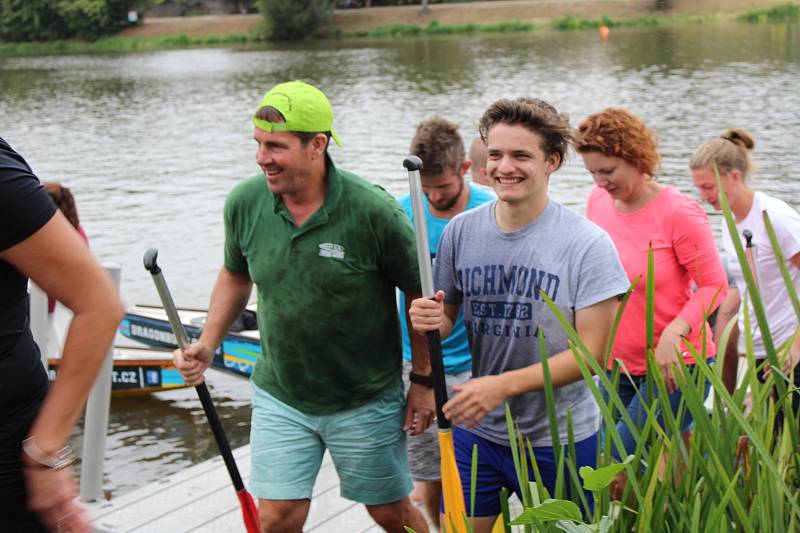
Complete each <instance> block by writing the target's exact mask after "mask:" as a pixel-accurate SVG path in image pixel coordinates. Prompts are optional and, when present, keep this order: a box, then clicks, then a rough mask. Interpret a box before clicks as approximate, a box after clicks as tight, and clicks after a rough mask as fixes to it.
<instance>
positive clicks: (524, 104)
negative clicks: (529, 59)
mask: <svg viewBox="0 0 800 533" xmlns="http://www.w3.org/2000/svg"><path fill="white" fill-rule="evenodd" d="M497 124H508V125H510V126H514V125H519V126H523V127H525V128H527V129H528V130H530V131H531V132H533V133H536V134H538V135H539V136H540V137H541V138H542V146H541V147H540V148H541V149H542V151H543V152H544V153H545V155H546V156H547V157H550V156H551V155H553V154H558V166H557V167H556V168H555V170H558V169H559V168H561V165H563V164H564V160H565V159H566V157H567V150H568V149H569V145H570V143H571V142H572V139H573V131H572V126H570V124H569V117H567V115H565V114H563V113H559V112H558V111H557V110H556V108H555V107H553V106H552V105H550V104H548V103H547V102H545V101H544V100H540V99H538V98H517V99H515V100H509V99H505V98H503V99H501V100H498V101H496V102H495V103H493V104H492V105H491V106H489V109H487V110H486V111H485V112H484V113H483V116H482V117H481V120H480V123H479V125H478V131H479V133H480V135H481V139H483V141H484V142H486V143H487V144H488V138H489V130H491V129H492V128H493V127H494V126H496V125H497Z"/></svg>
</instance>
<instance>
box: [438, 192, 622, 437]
mask: <svg viewBox="0 0 800 533" xmlns="http://www.w3.org/2000/svg"><path fill="white" fill-rule="evenodd" d="M496 205H497V202H491V203H487V204H484V205H482V206H480V207H478V208H476V209H473V210H472V211H468V212H465V213H463V214H461V215H458V216H457V217H455V218H454V219H453V220H452V221H451V222H450V224H448V226H447V227H446V228H445V231H444V233H443V235H442V239H441V242H440V243H439V250H438V252H437V254H436V264H435V271H434V278H435V279H434V285H435V286H436V289H437V290H438V289H441V290H444V291H445V293H446V296H445V301H446V302H447V303H449V304H460V305H461V306H462V309H463V311H464V322H465V324H466V327H467V335H468V338H469V345H470V350H471V352H472V373H473V376H475V377H478V376H487V375H496V374H500V373H502V372H505V371H507V370H515V369H518V368H523V367H526V366H530V365H532V364H534V363H538V362H540V360H541V359H540V354H539V339H538V336H539V335H540V334H544V336H545V339H546V345H547V353H548V354H549V356H551V357H552V356H553V355H555V354H557V353H559V352H562V351H564V350H566V349H567V348H568V346H567V339H568V337H567V333H566V332H565V331H564V329H563V328H562V326H561V325H560V324H559V323H558V321H557V319H556V317H555V316H554V315H553V313H552V312H551V311H550V309H549V308H548V307H547V304H546V303H545V302H544V300H543V299H542V298H541V295H540V290H541V291H544V292H545V293H546V294H547V295H548V296H549V297H550V298H551V299H552V300H553V301H554V302H555V303H556V305H557V306H558V308H559V309H560V311H561V313H563V314H564V316H566V317H567V318H568V319H569V320H570V322H571V323H572V325H573V326H574V325H575V310H577V309H582V308H585V307H589V306H592V305H594V304H596V303H599V302H601V301H603V300H606V299H608V298H612V297H614V296H617V295H619V294H622V293H624V292H625V291H626V290H627V289H628V285H629V282H628V278H627V276H626V275H625V271H624V270H623V268H622V265H621V264H620V261H619V257H618V255H617V251H616V249H615V248H614V244H613V243H612V241H611V239H610V238H609V236H608V235H607V234H606V233H605V232H604V231H603V230H602V229H600V228H599V227H598V226H596V225H595V224H593V223H592V222H590V221H588V220H586V219H585V218H584V217H582V216H580V215H578V214H577V213H575V212H573V211H571V210H569V209H567V208H566V207H564V206H562V205H561V204H559V203H557V202H554V201H552V200H551V201H549V203H548V204H547V207H546V208H545V210H544V211H543V212H542V214H541V215H539V217H537V218H536V220H534V221H533V222H531V223H530V224H528V225H527V226H526V227H524V228H522V229H520V230H518V231H515V232H511V233H506V232H503V231H502V230H501V229H500V228H499V227H498V225H497V223H496V222H495V214H494V213H495V206H496ZM554 392H555V401H556V407H557V415H558V422H559V432H560V441H561V443H562V444H564V443H566V442H567V409H568V408H569V410H570V411H571V415H572V420H573V427H574V438H575V440H576V442H577V441H580V440H583V439H585V438H588V437H590V436H591V435H593V434H594V433H595V432H597V429H598V426H599V421H600V416H599V415H600V413H599V409H598V407H597V404H596V402H595V400H594V398H593V397H592V395H591V393H590V391H589V388H588V386H587V385H586V384H585V383H584V382H583V381H582V380H581V381H578V382H575V383H571V384H569V385H565V386H563V387H560V388H557V389H555V391H554ZM508 403H509V405H510V407H511V413H512V415H513V416H514V419H515V420H516V422H517V424H518V425H519V428H520V430H521V432H522V434H523V435H525V436H526V437H528V438H529V439H530V440H531V444H532V445H533V446H536V447H539V446H551V445H552V438H551V434H550V426H549V422H548V418H547V406H546V403H545V395H544V392H543V391H542V392H531V393H526V394H522V395H519V396H516V397H514V398H511V399H509V402H508ZM470 431H472V432H473V433H475V434H477V435H479V436H481V437H483V438H485V439H488V440H490V441H492V442H496V443H498V444H505V445H508V432H507V429H506V420H505V406H501V407H500V408H498V409H495V410H494V411H492V412H491V413H489V414H488V415H487V416H486V418H484V419H483V420H481V422H480V423H478V425H476V426H475V427H474V428H472V429H471V430H470Z"/></svg>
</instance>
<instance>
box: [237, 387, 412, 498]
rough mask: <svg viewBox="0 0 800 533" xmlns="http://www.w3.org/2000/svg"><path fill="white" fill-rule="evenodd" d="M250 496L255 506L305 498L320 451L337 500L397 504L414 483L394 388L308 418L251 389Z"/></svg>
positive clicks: (401, 403) (401, 410)
mask: <svg viewBox="0 0 800 533" xmlns="http://www.w3.org/2000/svg"><path fill="white" fill-rule="evenodd" d="M253 391H254V393H253V414H252V423H251V426H250V446H251V453H252V455H251V462H252V471H251V476H250V490H251V492H252V493H253V496H255V497H256V498H259V499H262V500H303V499H310V498H311V493H312V490H313V488H314V482H315V481H316V478H317V474H318V473H319V469H320V465H321V464H322V457H323V455H324V453H325V450H326V449H327V450H328V451H329V452H330V454H331V459H333V463H334V465H335V467H336V472H337V473H338V475H339V479H340V482H341V485H340V491H341V495H342V497H343V498H347V499H349V500H353V501H356V502H359V503H363V504H366V505H381V504H386V503H391V502H395V501H398V500H402V499H403V498H405V497H406V496H408V494H409V493H410V492H411V489H412V488H413V483H412V482H411V475H410V474H409V471H408V457H407V455H406V435H405V433H404V432H403V419H404V406H405V397H404V395H403V391H402V389H400V388H399V387H398V388H397V389H394V390H392V391H390V392H389V393H387V394H384V395H383V396H381V397H378V398H377V399H374V400H372V401H370V402H369V403H367V404H365V405H362V406H360V407H357V408H355V409H350V410H347V411H342V412H340V413H334V414H331V415H321V416H311V415H307V414H305V413H302V412H300V411H298V410H297V409H294V408H293V407H290V406H288V405H286V404H285V403H283V402H281V401H279V400H277V399H276V398H274V397H273V396H271V395H270V394H268V393H267V392H265V391H264V390H262V389H260V388H258V387H257V386H255V385H253Z"/></svg>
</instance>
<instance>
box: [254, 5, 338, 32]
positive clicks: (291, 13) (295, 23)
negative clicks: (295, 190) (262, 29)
mask: <svg viewBox="0 0 800 533" xmlns="http://www.w3.org/2000/svg"><path fill="white" fill-rule="evenodd" d="M259 11H260V12H261V13H262V15H263V16H264V17H265V19H266V22H267V25H268V27H269V30H270V38H271V39H274V40H276V41H289V40H299V39H306V38H309V37H315V36H316V34H317V32H318V30H319V27H320V25H321V24H322V23H323V22H325V21H326V20H327V19H328V17H330V15H331V13H333V2H332V0H260V2H259Z"/></svg>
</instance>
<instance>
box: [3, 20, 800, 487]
mask: <svg viewBox="0 0 800 533" xmlns="http://www.w3.org/2000/svg"><path fill="white" fill-rule="evenodd" d="M291 79H303V80H305V81H309V82H311V83H313V84H315V85H317V86H319V87H320V88H322V89H323V90H324V91H325V92H326V94H327V95H328V96H329V98H330V99H331V102H332V104H333V107H334V113H335V127H336V129H337V130H338V132H339V134H340V135H341V137H342V139H343V140H344V145H345V146H344V148H339V147H335V146H334V147H333V148H332V149H331V154H332V157H333V158H334V160H335V161H336V162H337V164H338V165H339V166H341V167H343V168H346V169H348V170H352V171H354V172H356V173H358V174H361V175H362V176H364V177H365V178H367V179H369V180H371V181H374V182H376V183H380V184H381V185H383V186H384V187H386V188H387V189H388V190H389V191H391V192H392V193H394V194H398V195H399V194H403V193H405V192H406V190H407V182H406V175H405V171H404V170H403V168H402V164H401V163H402V160H403V157H404V156H405V155H406V153H407V151H408V146H409V142H410V138H411V136H412V134H413V132H414V128H415V125H416V124H417V123H418V122H419V121H421V120H422V119H424V118H425V117H428V116H430V115H433V114H438V115H441V116H444V117H446V118H449V119H451V120H455V121H456V122H458V123H460V124H461V131H462V135H463V136H464V138H465V141H466V142H467V143H469V142H471V140H472V139H473V138H474V137H475V136H477V131H476V125H477V121H478V118H479V117H480V115H481V113H482V111H483V110H484V109H485V108H486V107H487V106H488V105H489V104H490V103H491V102H492V101H494V100H495V99H497V98H500V97H516V96H523V95H527V96H537V97H541V98H544V99H546V100H548V101H550V102H552V103H553V104H554V105H555V106H556V107H557V108H558V109H559V110H560V111H563V112H566V113H567V114H569V115H570V117H571V118H572V120H573V123H574V124H577V122H578V121H579V120H580V119H582V118H583V117H584V116H586V115H588V114H590V113H592V112H595V111H598V110H600V109H602V108H604V107H608V106H621V107H626V108H628V109H630V110H632V111H634V112H635V113H637V114H639V115H640V116H641V117H643V118H644V119H645V120H646V121H647V123H648V124H649V125H650V126H651V127H653V128H654V129H655V130H656V131H657V132H658V134H659V137H660V150H661V154H662V156H663V162H662V172H661V174H660V176H659V179H660V180H663V181H664V182H665V183H669V184H673V185H675V186H677V187H679V188H680V189H682V190H684V191H687V192H690V193H691V194H694V191H693V189H692V187H691V183H690V179H689V173H688V170H687V161H688V159H689V156H690V155H691V153H692V152H693V150H694V149H695V148H696V147H697V145H699V144H700V143H701V142H702V141H704V140H706V139H708V138H711V137H713V136H716V135H718V134H719V133H720V132H721V131H722V130H723V129H724V128H726V127H729V126H743V127H746V128H747V129H749V130H750V131H751V132H753V133H754V135H755V137H756V141H757V146H756V152H755V154H754V155H755V157H754V159H755V162H756V164H757V166H758V167H759V171H758V174H757V176H756V181H755V186H756V187H757V188H759V189H762V190H765V191H767V192H770V193H773V194H775V195H777V196H779V197H781V198H783V199H785V200H786V201H788V202H789V203H790V204H792V205H793V206H794V207H796V208H797V207H800V181H798V180H797V179H796V177H795V173H796V172H797V169H798V168H800V152H799V151H798V150H797V149H796V143H797V140H798V138H800V112H798V111H800V33H799V32H798V26H797V25H796V24H780V25H767V24H762V25H755V26H749V25H741V24H733V23H732V24H718V25H717V24H712V25H708V26H683V27H675V28H637V29H613V30H612V32H611V36H610V38H609V39H608V40H607V41H601V40H600V39H599V38H598V36H597V34H596V33H595V32H593V31H586V32H564V33H560V32H552V31H540V32H534V33H528V34H501V35H486V36H459V37H441V38H419V39H408V40H405V39H396V40H373V41H370V40H358V41H332V42H317V43H304V44H299V45H292V46H281V47H271V48H268V49H249V50H230V49H195V50H180V51H166V52H153V53H142V54H130V55H94V56H88V55H87V56H63V57H58V56H48V57H28V58H0V137H3V138H5V139H6V140H7V141H8V142H10V143H11V145H12V146H14V147H16V148H17V149H18V150H19V151H20V153H22V154H23V155H24V156H25V157H26V158H27V160H28V162H29V163H30V164H31V166H32V167H33V168H34V170H35V171H36V172H37V174H38V175H39V176H40V177H41V178H42V179H53V180H60V181H62V182H63V183H64V184H65V185H67V186H69V187H70V188H71V189H72V191H73V193H74V194H75V197H76V201H77V204H78V210H79V213H80V216H81V221H82V224H83V226H84V228H85V229H86V231H87V232H88V235H89V239H90V244H91V247H92V250H93V251H94V252H95V253H96V254H97V255H98V256H99V258H100V259H101V260H103V261H114V262H117V263H119V264H121V266H122V293H123V296H124V298H125V300H126V301H127V302H128V303H155V302H156V301H157V296H156V293H155V291H154V289H153V286H152V282H151V280H150V278H149V275H147V273H146V272H145V270H144V269H143V267H142V262H141V259H142V254H143V253H144V251H145V250H146V249H147V248H148V247H151V246H155V247H158V248H159V250H160V255H159V262H160V264H161V266H162V268H163V270H164V275H165V276H166V278H167V281H168V283H169V285H170V287H171V289H172V292H173V296H174V298H175V300H176V302H177V303H178V304H179V305H182V306H199V307H205V306H206V305H207V303H208V298H209V294H210V290H211V287H212V284H213V282H214V279H215V277H216V273H217V271H218V269H219V266H220V263H221V258H222V240H223V230H222V217H221V210H222V205H223V201H224V198H225V195H226V194H227V192H228V191H229V190H230V189H231V188H232V187H233V186H234V184H235V183H236V182H237V181H239V180H241V179H242V178H243V177H245V176H248V175H252V174H255V173H257V172H258V171H259V169H258V167H257V166H256V164H255V161H254V156H255V143H254V141H253V140H252V127H251V125H250V116H251V114H252V113H253V111H254V110H255V106H256V104H257V103H258V101H259V99H260V98H261V96H262V95H263V93H264V92H265V91H266V90H267V89H268V88H269V87H271V86H272V85H274V84H275V83H278V82H281V81H286V80H291ZM591 185H592V182H591V178H590V177H589V175H588V174H587V173H586V172H585V170H584V169H583V168H582V165H581V164H580V158H578V157H576V156H574V155H573V156H572V157H571V158H570V161H569V162H568V164H567V165H566V166H565V167H564V168H563V169H562V170H560V171H559V172H558V173H556V174H554V175H553V176H552V178H551V183H550V192H551V196H552V197H553V198H555V199H556V200H558V201H561V202H563V203H565V204H567V205H569V206H571V207H574V208H576V209H578V210H581V211H582V209H583V204H584V202H585V199H586V197H587V194H588V192H589V190H590V188H591ZM712 218H713V223H714V225H715V227H718V223H719V218H718V216H717V215H712ZM209 383H210V386H211V387H212V394H213V395H214V397H215V398H216V400H217V403H218V406H219V408H220V414H221V416H222V418H223V422H224V424H225V425H226V427H227V429H228V432H229V436H230V439H231V441H232V444H233V445H234V446H239V445H242V444H245V443H246V442H247V441H248V423H247V422H248V418H249V407H248V405H249V398H250V387H249V384H248V383H247V382H246V381H243V380H239V379H236V378H232V377H228V376H224V375H222V374H219V373H212V375H210V376H209ZM74 440H75V441H76V442H77V441H78V440H79V433H76V438H75V439H74ZM108 446H109V457H108V461H107V468H106V470H107V472H106V479H105V482H104V488H105V490H106V492H107V494H110V495H119V494H122V493H124V492H127V491H129V490H131V489H133V488H136V487H137V486H141V485H142V484H145V483H147V482H150V481H154V480H156V479H159V478H161V477H162V476H165V475H168V474H170V473H173V472H176V471H179V470H181V469H182V468H184V467H186V466H187V465H190V464H193V463H196V462H199V461H202V460H205V459H208V458H210V457H212V456H214V455H215V454H216V450H215V447H214V443H213V440H212V439H211V436H210V434H209V433H208V432H207V430H206V425H205V421H204V418H203V414H202V410H201V409H200V406H199V402H197V401H196V399H195V395H194V391H193V390H184V391H173V392H169V393H159V394H156V395H153V396H150V397H145V398H128V399H114V400H113V402H112V416H111V428H110V437H109V442H108Z"/></svg>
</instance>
